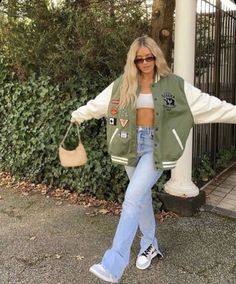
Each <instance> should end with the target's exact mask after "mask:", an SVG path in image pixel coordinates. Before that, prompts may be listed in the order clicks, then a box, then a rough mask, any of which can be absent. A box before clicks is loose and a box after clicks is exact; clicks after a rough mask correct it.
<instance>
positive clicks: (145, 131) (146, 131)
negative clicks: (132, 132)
mask: <svg viewBox="0 0 236 284" xmlns="http://www.w3.org/2000/svg"><path fill="white" fill-rule="evenodd" d="M137 132H138V133H143V134H146V135H153V134H154V128H153V127H141V126H138V127H137Z"/></svg>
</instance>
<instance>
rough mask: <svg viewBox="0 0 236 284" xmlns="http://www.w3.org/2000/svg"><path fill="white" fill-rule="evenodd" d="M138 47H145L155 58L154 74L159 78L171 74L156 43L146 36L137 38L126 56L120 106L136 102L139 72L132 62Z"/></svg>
mask: <svg viewBox="0 0 236 284" xmlns="http://www.w3.org/2000/svg"><path fill="white" fill-rule="evenodd" d="M140 47H147V48H148V49H150V51H151V52H152V54H153V55H154V56H155V58H156V60H155V64H156V73H158V75H160V76H167V75H168V74H170V73H171V70H170V68H169V67H168V65H167V63H166V60H165V58H164V55H163V53H162V51H161V49H160V47H159V46H158V45H157V43H156V42H155V41H154V40H153V39H152V38H150V37H148V36H142V37H138V38H136V39H135V40H134V42H133V43H132V44H131V46H130V49H129V52H128V54H127V61H126V65H125V67H124V75H123V82H122V85H121V90H120V92H121V95H120V105H122V106H127V105H128V104H129V103H130V102H135V101H136V98H137V97H136V90H137V87H138V75H139V73H140V71H139V70H138V68H137V67H136V65H135V63H134V60H135V58H136V54H137V51H138V49H139V48H140Z"/></svg>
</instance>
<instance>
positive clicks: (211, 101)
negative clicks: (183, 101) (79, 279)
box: [184, 82, 236, 124]
mask: <svg viewBox="0 0 236 284" xmlns="http://www.w3.org/2000/svg"><path fill="white" fill-rule="evenodd" d="M184 90H185V94H186V98H187V101H188V104H189V106H190V109H191V112H192V114H193V118H194V122H195V123H196V124H201V123H217V122H218V123H236V106H235V105H232V104H231V103H227V102H226V101H222V100H220V99H218V98H217V97H214V96H210V95H209V94H206V93H203V92H201V90H199V89H198V88H196V87H194V86H192V85H191V84H189V83H187V82H184Z"/></svg>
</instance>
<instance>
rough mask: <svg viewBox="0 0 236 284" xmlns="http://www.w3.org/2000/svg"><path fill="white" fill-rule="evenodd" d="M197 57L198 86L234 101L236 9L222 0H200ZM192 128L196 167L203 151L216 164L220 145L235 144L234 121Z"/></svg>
mask: <svg viewBox="0 0 236 284" xmlns="http://www.w3.org/2000/svg"><path fill="white" fill-rule="evenodd" d="M195 58H196V61H195V86H196V87H199V88H200V89H201V90H202V91H205V92H206V93H209V94H211V95H214V96H217V97H219V98H220V99H222V100H226V101H228V102H231V103H233V104H235V102H236V12H235V11H232V10H230V9H228V8H227V7H224V6H223V4H222V3H221V1H220V0H211V1H210V0H209V1H207V0H198V12H197V19H196V57H195ZM193 132H194V134H193V135H194V136H193V137H194V139H193V141H194V142H193V170H195V169H197V168H198V167H199V163H200V161H201V158H202V157H203V155H204V154H207V155H208V156H209V158H210V161H211V162H212V163H213V165H215V163H216V157H217V153H218V152H219V150H220V149H230V148H232V147H234V148H235V147H236V126H235V125H231V124H205V125H196V126H195V127H194V131H193Z"/></svg>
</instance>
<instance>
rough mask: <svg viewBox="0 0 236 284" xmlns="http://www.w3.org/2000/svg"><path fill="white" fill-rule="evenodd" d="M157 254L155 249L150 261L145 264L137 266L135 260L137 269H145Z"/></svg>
mask: <svg viewBox="0 0 236 284" xmlns="http://www.w3.org/2000/svg"><path fill="white" fill-rule="evenodd" d="M157 255H158V252H157V251H155V252H154V253H153V254H152V258H151V259H150V261H149V262H148V263H147V264H146V265H145V266H139V265H138V264H137V262H136V267H137V268H138V269H141V270H144V269H147V268H148V267H149V266H150V264H151V262H152V260H153V258H154V257H156V256H157Z"/></svg>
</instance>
